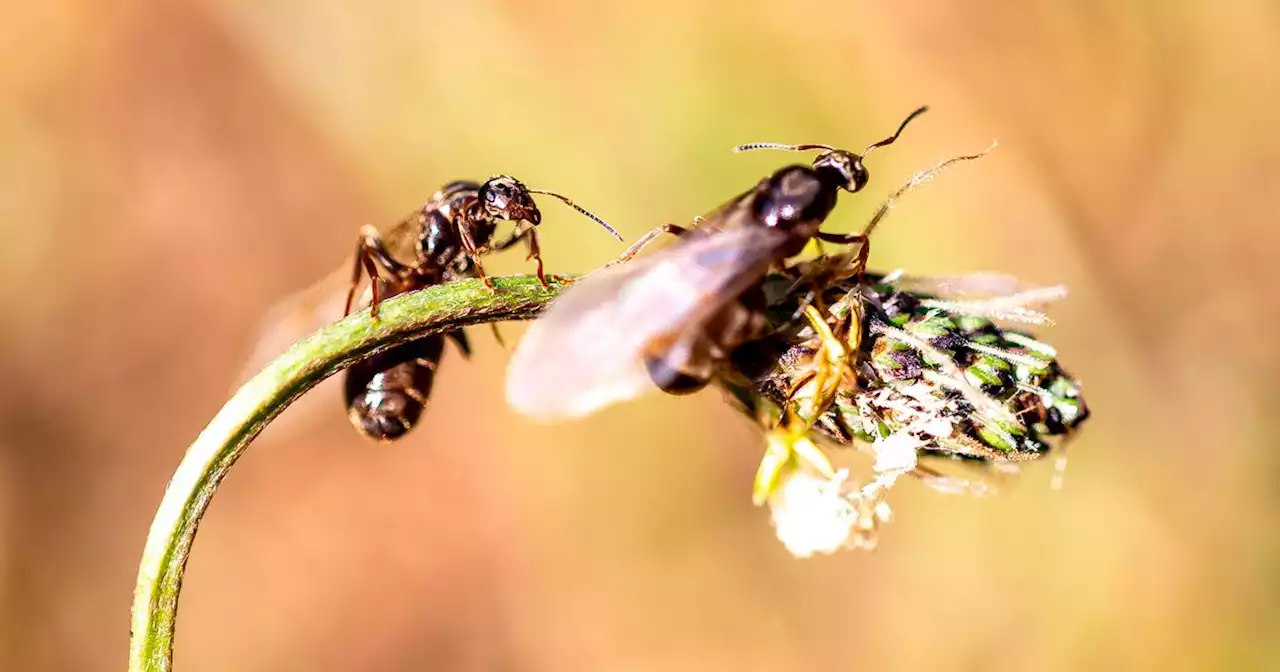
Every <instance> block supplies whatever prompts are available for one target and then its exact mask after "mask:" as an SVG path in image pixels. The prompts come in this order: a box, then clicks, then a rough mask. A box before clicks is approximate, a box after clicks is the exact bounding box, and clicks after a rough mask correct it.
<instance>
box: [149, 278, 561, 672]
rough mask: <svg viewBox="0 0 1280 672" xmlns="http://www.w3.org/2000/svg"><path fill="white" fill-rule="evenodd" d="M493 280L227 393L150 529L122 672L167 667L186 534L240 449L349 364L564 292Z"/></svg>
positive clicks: (337, 333) (508, 315)
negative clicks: (126, 666)
mask: <svg viewBox="0 0 1280 672" xmlns="http://www.w3.org/2000/svg"><path fill="white" fill-rule="evenodd" d="M494 283H495V284H496V285H497V291H491V290H489V289H488V288H486V287H485V286H484V285H483V284H481V283H480V281H478V280H468V281H464V282H457V283H451V284H447V285H441V286H437V287H431V288H428V289H424V290H422V291H418V292H412V293H409V294H405V295H402V296H397V297H394V298H392V299H390V300H388V301H387V302H385V303H383V304H382V306H381V307H380V308H379V311H378V313H379V315H378V317H379V319H378V320H377V321H376V322H375V321H374V320H373V319H372V318H371V317H370V316H369V311H367V310H365V311H360V312H359V313H356V314H355V315H351V316H350V317H347V318H345V319H343V320H340V321H338V322H335V323H333V324H331V325H329V326H327V327H324V328H323V329H320V330H319V331H317V332H315V333H314V334H312V335H311V336H309V337H308V338H306V339H304V340H302V341H300V342H298V343H297V344H295V345H294V346H293V347H291V348H289V350H288V351H287V352H285V353H284V354H283V355H281V356H280V357H279V358H277V359H276V360H275V361H273V362H271V364H269V365H268V366H267V368H266V369H264V370H263V371H262V373H259V374H258V375H257V376H254V378H253V379H252V380H250V381H249V382H248V383H245V385H244V387H241V388H240V389H239V390H238V391H237V392H236V393H235V396H233V397H232V398H231V399H230V400H229V401H228V402H227V403H226V405H225V406H223V407H222V410H221V411H219V412H218V414H217V415H216V416H214V418H213V421H212V422H210V423H209V426H208V427H206V428H205V429H204V431H203V432H200V435H199V436H198V437H196V440H195V443H192V444H191V447H190V448H188V449H187V453H186V455H185V456H184V457H183V458H182V463H181V464H179V465H178V469H177V471H176V472H175V473H174V475H173V478H172V479H171V480H170V481H169V486H168V487H167V488H166V489H165V493H164V499H163V500H162V501H161V503H160V509H159V510H158V511H157V512H156V517H155V519H154V520H153V521H152V523H151V531H150V533H149V534H148V535H147V545H146V548H145V550H144V551H143V554H142V562H141V564H140V566H139V567H138V585H137V588H136V589H135V591H134V598H133V623H132V628H131V630H130V633H131V634H130V642H129V670H130V671H131V672H141V671H143V670H145V671H147V672H156V671H160V670H169V669H171V668H172V665H173V633H174V619H175V618H176V615H177V609H178V591H179V590H180V589H181V588H182V573H183V569H184V568H185V567H186V563H187V557H188V555H189V554H190V553H191V544H192V542H193V541H194V540H195V535H196V528H197V527H198V526H199V524H200V518H201V517H202V516H203V515H204V512H205V511H206V510H207V509H208V508H209V502H210V501H211V500H212V499H213V493H214V492H215V491H216V490H217V489H218V484H220V483H221V482H222V479H223V478H224V477H226V475H227V472H228V471H230V469H231V466H232V465H233V464H235V462H236V460H237V459H239V457H240V455H241V454H242V453H244V449H245V447H247V446H248V445H249V442H250V441H252V440H253V438H254V437H255V436H257V435H258V433H259V432H261V431H262V429H263V428H264V427H266V425H267V423H269V422H271V420H272V419H274V418H275V417H276V416H277V415H279V414H280V412H281V411H283V410H284V409H285V407H287V406H288V405H289V404H290V403H291V402H292V401H293V400H295V399H297V398H298V397H299V396H301V395H302V394H303V393H304V392H306V391H307V390H309V389H311V388H312V387H314V386H315V385H316V384H317V383H319V382H320V381H322V380H324V379H325V378H327V377H329V376H331V375H333V374H334V373H336V372H338V371H340V370H341V369H343V368H344V367H346V366H349V365H350V364H352V363H353V362H355V361H357V360H360V359H362V358H364V357H367V356H369V355H371V354H373V353H375V352H378V351H380V350H385V349H387V348H390V347H392V346H395V345H398V344H400V343H404V342H406V341H409V340H412V339H413V338H416V337H420V336H424V335H427V334H431V333H436V332H441V331H447V330H450V329H454V328H457V327H462V326H466V325H468V324H476V323H481V322H495V321H498V320H523V319H529V318H532V317H534V316H536V315H537V314H538V313H539V312H541V311H542V309H543V308H545V307H546V305H547V304H548V303H549V302H550V301H551V299H553V298H555V296H556V294H557V293H559V291H560V290H561V289H562V288H563V287H564V283H563V282H562V281H561V282H557V281H553V282H552V284H551V287H549V288H544V287H543V286H542V285H541V284H539V283H538V282H537V281H536V280H534V279H532V278H524V277H518V278H495V279H494Z"/></svg>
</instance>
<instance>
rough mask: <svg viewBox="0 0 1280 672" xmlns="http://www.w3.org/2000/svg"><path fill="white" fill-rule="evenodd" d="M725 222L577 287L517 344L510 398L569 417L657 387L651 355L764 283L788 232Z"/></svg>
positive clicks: (542, 415)
mask: <svg viewBox="0 0 1280 672" xmlns="http://www.w3.org/2000/svg"><path fill="white" fill-rule="evenodd" d="M729 217H733V215H732V214H730V215H729ZM708 223H712V222H708ZM715 224H717V225H720V224H723V226H714V227H709V228H708V230H707V231H706V232H704V231H703V230H702V229H699V230H696V231H695V232H693V233H691V234H689V235H687V236H685V237H684V238H682V239H681V240H680V241H679V242H678V243H677V244H675V245H674V246H672V247H670V248H667V249H665V250H662V251H661V252H659V253H657V254H654V255H653V256H650V257H646V258H643V259H640V260H638V261H633V262H630V263H627V264H622V265H619V266H615V267H609V268H605V269H603V270H600V271H597V272H595V273H593V274H591V275H589V276H587V277H585V278H583V279H582V280H580V281H579V282H578V283H577V284H575V285H574V286H573V287H571V288H569V290H567V291H566V292H565V293H564V294H563V295H562V296H561V297H560V298H559V299H557V300H556V301H555V303H553V304H552V305H551V307H550V309H548V311H547V313H546V314H545V315H543V316H542V317H541V318H539V319H538V320H536V321H535V322H534V323H533V325H532V326H531V327H530V328H529V331H528V332H527V333H526V334H525V336H524V338H523V339H522V340H521V342H520V344H519V346H518V347H517V348H516V351H515V353H514V354H513V356H512V358H511V363H510V364H509V365H508V368H507V403H508V404H510V405H511V407H512V408H514V409H516V410H517V411H518V412H520V413H522V414H525V415H528V416H530V417H534V418H538V419H542V420H556V419H567V418H573V417H580V416H583V415H587V414H589V413H591V412H593V411H596V410H598V409H600V408H603V407H605V406H608V405H610V404H613V403H617V402H620V401H624V400H627V399H631V398H634V397H636V396H638V395H640V394H642V393H643V392H645V391H647V390H649V389H653V384H652V383H651V382H650V380H649V376H648V374H647V373H646V371H645V367H644V363H643V357H644V355H645V353H646V352H648V351H649V350H650V349H651V348H652V347H654V346H655V345H656V344H660V343H662V342H663V341H664V340H665V341H674V339H675V338H677V337H679V335H681V334H687V333H689V330H690V328H691V327H694V326H696V325H697V324H699V323H701V322H703V321H706V320H707V319H709V318H710V317H711V316H713V315H715V313H716V312H717V311H718V310H719V309H720V308H722V307H723V306H725V305H727V304H728V303H729V302H730V301H733V300H735V299H736V298H737V297H738V295H739V294H741V293H742V292H743V291H744V290H745V289H747V288H748V287H749V286H750V285H751V284H752V283H753V282H757V281H759V280H760V279H761V278H762V277H763V276H764V274H765V273H766V272H767V271H768V269H769V266H770V264H771V263H772V262H773V260H774V258H775V255H776V252H777V250H778V248H779V247H780V246H781V245H782V244H783V243H784V242H785V241H786V239H787V236H786V234H784V233H781V232H779V231H776V230H774V229H769V228H765V227H761V226H751V225H736V226H734V225H732V223H731V222H715Z"/></svg>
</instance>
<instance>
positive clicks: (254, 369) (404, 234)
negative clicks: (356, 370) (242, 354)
mask: <svg viewBox="0 0 1280 672" xmlns="http://www.w3.org/2000/svg"><path fill="white" fill-rule="evenodd" d="M420 213H421V209H419V210H416V211H414V213H413V214H412V215H410V216H409V217H407V218H405V219H404V220H402V221H400V222H399V223H398V224H396V225H395V226H393V227H392V228H390V229H387V230H386V232H384V233H382V234H381V236H382V242H383V244H384V245H385V246H386V247H387V249H388V250H389V251H390V252H391V254H392V255H393V256H394V257H395V258H396V259H399V260H401V261H403V262H406V263H408V262H410V261H412V260H413V258H414V255H415V254H416V253H417V251H416V245H417V237H418V236H417V233H418V227H419V219H418V218H419V216H420ZM351 238H352V242H353V243H354V242H355V240H356V235H355V231H354V230H353V231H352V236H351ZM350 252H351V253H350V255H348V256H347V257H346V259H345V261H343V262H342V263H341V264H339V265H338V266H337V268H335V269H334V270H333V271H332V272H330V273H329V274H328V275H326V276H325V277H324V278H323V279H321V280H319V281H317V282H314V283H312V284H311V285H310V286H308V287H307V288H306V289H303V290H301V291H298V292H295V293H293V294H290V295H289V296H286V297H285V298H283V299H280V300H279V301H277V302H276V303H275V304H274V305H272V307H271V308H270V309H268V310H267V313H266V314H265V315H264V316H263V318H262V320H261V322H259V326H258V332H257V334H256V335H255V338H254V345H253V347H252V350H251V351H250V354H249V356H248V357H247V358H246V361H245V364H244V367H243V369H242V370H241V373H240V375H239V377H238V378H237V381H236V385H240V384H242V383H244V382H245V381H247V380H248V379H249V378H251V377H252V376H254V375H255V374H256V373H258V371H261V370H262V368H263V367H265V366H266V365H267V364H268V363H270V362H271V360H273V359H275V358H276V357H278V356H279V355H280V354H282V353H283V352H284V351H285V350H286V349H287V348H288V347H289V346H290V345H293V344H294V343H296V342H297V341H300V340H302V339H303V338H305V337H307V336H309V335H310V334H311V332H313V331H315V330H317V329H319V328H320V327H323V326H325V325H326V324H329V323H331V322H334V321H336V320H338V319H340V318H341V317H342V308H343V306H344V305H345V304H346V300H347V291H348V290H349V289H350V287H351V275H352V269H353V267H354V264H355V246H354V244H353V245H352V249H351V251H350ZM369 289H370V285H369V278H367V277H364V276H363V274H362V278H361V280H360V284H359V286H357V288H356V300H355V302H354V305H355V306H366V305H368V304H369V301H370V299H371V298H372V297H371V296H370V292H369Z"/></svg>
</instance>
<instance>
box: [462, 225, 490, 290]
mask: <svg viewBox="0 0 1280 672" xmlns="http://www.w3.org/2000/svg"><path fill="white" fill-rule="evenodd" d="M467 229H468V226H466V223H465V222H463V223H461V224H459V225H458V237H459V238H461V239H462V249H463V250H464V251H466V253H467V256H468V257H471V263H473V264H475V270H476V277H477V278H480V281H481V282H483V283H484V286H485V287H488V288H489V289H494V286H493V281H492V280H490V279H489V276H487V275H485V274H484V264H481V263H480V250H479V248H478V247H477V246H476V241H475V240H474V239H473V238H472V237H471V232H470V231H468V230H467Z"/></svg>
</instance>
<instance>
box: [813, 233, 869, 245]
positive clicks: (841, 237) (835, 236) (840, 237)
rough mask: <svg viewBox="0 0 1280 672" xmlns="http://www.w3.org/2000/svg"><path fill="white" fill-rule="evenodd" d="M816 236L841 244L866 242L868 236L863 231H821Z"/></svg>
mask: <svg viewBox="0 0 1280 672" xmlns="http://www.w3.org/2000/svg"><path fill="white" fill-rule="evenodd" d="M813 237H814V238H817V239H818V240H822V241H826V242H828V243H836V244H839V245H852V244H854V243H865V242H867V237H866V236H865V235H863V234H861V233H827V232H826V231H819V232H817V233H815V234H813Z"/></svg>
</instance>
